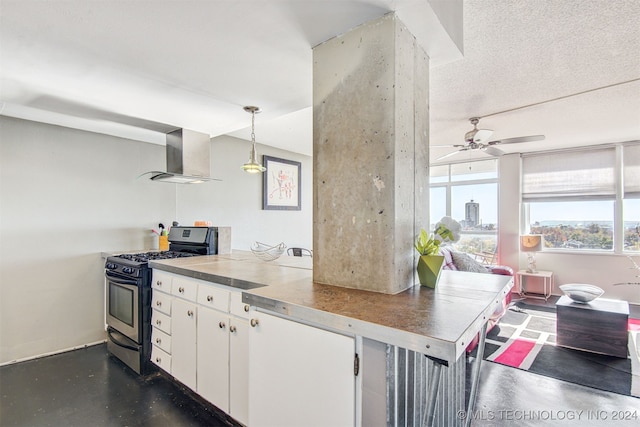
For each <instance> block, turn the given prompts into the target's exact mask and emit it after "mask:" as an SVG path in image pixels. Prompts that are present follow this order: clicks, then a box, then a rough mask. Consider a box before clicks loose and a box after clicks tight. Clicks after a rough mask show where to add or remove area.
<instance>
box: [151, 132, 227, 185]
mask: <svg viewBox="0 0 640 427" xmlns="http://www.w3.org/2000/svg"><path fill="white" fill-rule="evenodd" d="M166 151H167V171H166V172H159V171H153V172H147V174H151V180H152V181H161V182H173V183H177V184H197V183H201V182H205V181H219V180H218V179H214V178H211V177H210V175H211V143H210V141H209V135H207V134H206V133H201V132H196V131H193V130H189V129H176V130H174V131H173V132H170V133H168V134H167V146H166ZM145 175H146V174H145Z"/></svg>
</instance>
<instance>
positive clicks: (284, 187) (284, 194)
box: [262, 156, 302, 211]
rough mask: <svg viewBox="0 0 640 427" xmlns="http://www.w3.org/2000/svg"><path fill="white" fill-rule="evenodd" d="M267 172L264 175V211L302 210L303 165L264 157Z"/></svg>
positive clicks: (263, 162) (263, 161)
mask: <svg viewBox="0 0 640 427" xmlns="http://www.w3.org/2000/svg"><path fill="white" fill-rule="evenodd" d="M262 164H263V165H264V167H266V168H267V170H266V171H265V172H264V174H263V175H262V209H269V210H290V211H299V210H300V209H301V203H300V202H301V192H302V189H301V187H300V170H301V167H302V166H301V163H300V162H294V161H293V160H285V159H278V158H277V157H271V156H262Z"/></svg>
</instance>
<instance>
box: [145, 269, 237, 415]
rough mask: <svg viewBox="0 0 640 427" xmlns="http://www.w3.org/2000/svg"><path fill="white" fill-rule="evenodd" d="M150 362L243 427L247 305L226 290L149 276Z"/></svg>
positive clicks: (158, 273)
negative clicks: (150, 293) (150, 289)
mask: <svg viewBox="0 0 640 427" xmlns="http://www.w3.org/2000/svg"><path fill="white" fill-rule="evenodd" d="M153 276H154V277H153V281H152V287H153V296H152V301H151V306H152V308H153V312H152V319H151V322H152V326H153V330H152V335H151V342H152V344H153V347H152V355H151V360H152V361H153V362H154V363H155V364H156V365H158V366H160V367H161V368H162V369H164V370H165V371H167V372H168V373H170V374H171V375H173V377H174V378H175V379H177V380H178V381H180V382H181V383H183V384H184V385H186V386H187V387H189V388H191V389H192V390H194V391H195V392H196V393H198V394H199V395H200V396H202V397H203V398H205V399H206V400H208V401H209V402H211V403H213V404H214V405H215V406H217V407H218V408H219V409H221V410H223V411H225V412H226V413H227V414H229V415H230V416H231V417H233V418H234V419H236V420H237V421H239V422H241V423H243V424H247V423H248V419H249V414H248V406H249V405H248V400H247V399H248V387H249V377H248V363H249V362H248V347H249V345H248V343H249V320H248V319H249V306H248V305H246V304H244V303H242V292H241V291H239V290H235V289H232V288H229V287H227V286H223V285H218V284H215V283H210V282H205V281H201V280H196V279H191V278H189V277H185V276H181V275H177V274H172V273H167V272H162V271H157V270H154V273H153Z"/></svg>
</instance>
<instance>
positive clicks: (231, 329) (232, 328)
mask: <svg viewBox="0 0 640 427" xmlns="http://www.w3.org/2000/svg"><path fill="white" fill-rule="evenodd" d="M235 331H236V327H235V326H233V325H231V326H229V332H231V333H234V332H235Z"/></svg>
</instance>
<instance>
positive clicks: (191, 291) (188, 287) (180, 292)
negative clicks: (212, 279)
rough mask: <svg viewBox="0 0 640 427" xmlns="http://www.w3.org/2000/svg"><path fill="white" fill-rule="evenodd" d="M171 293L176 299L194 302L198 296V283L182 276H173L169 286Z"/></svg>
mask: <svg viewBox="0 0 640 427" xmlns="http://www.w3.org/2000/svg"><path fill="white" fill-rule="evenodd" d="M171 293H172V294H173V295H175V296H177V297H180V298H184V299H186V300H189V301H193V302H195V301H196V297H197V294H198V282H196V281H195V280H193V279H188V278H186V277H183V276H174V277H173V283H172V284H171Z"/></svg>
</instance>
